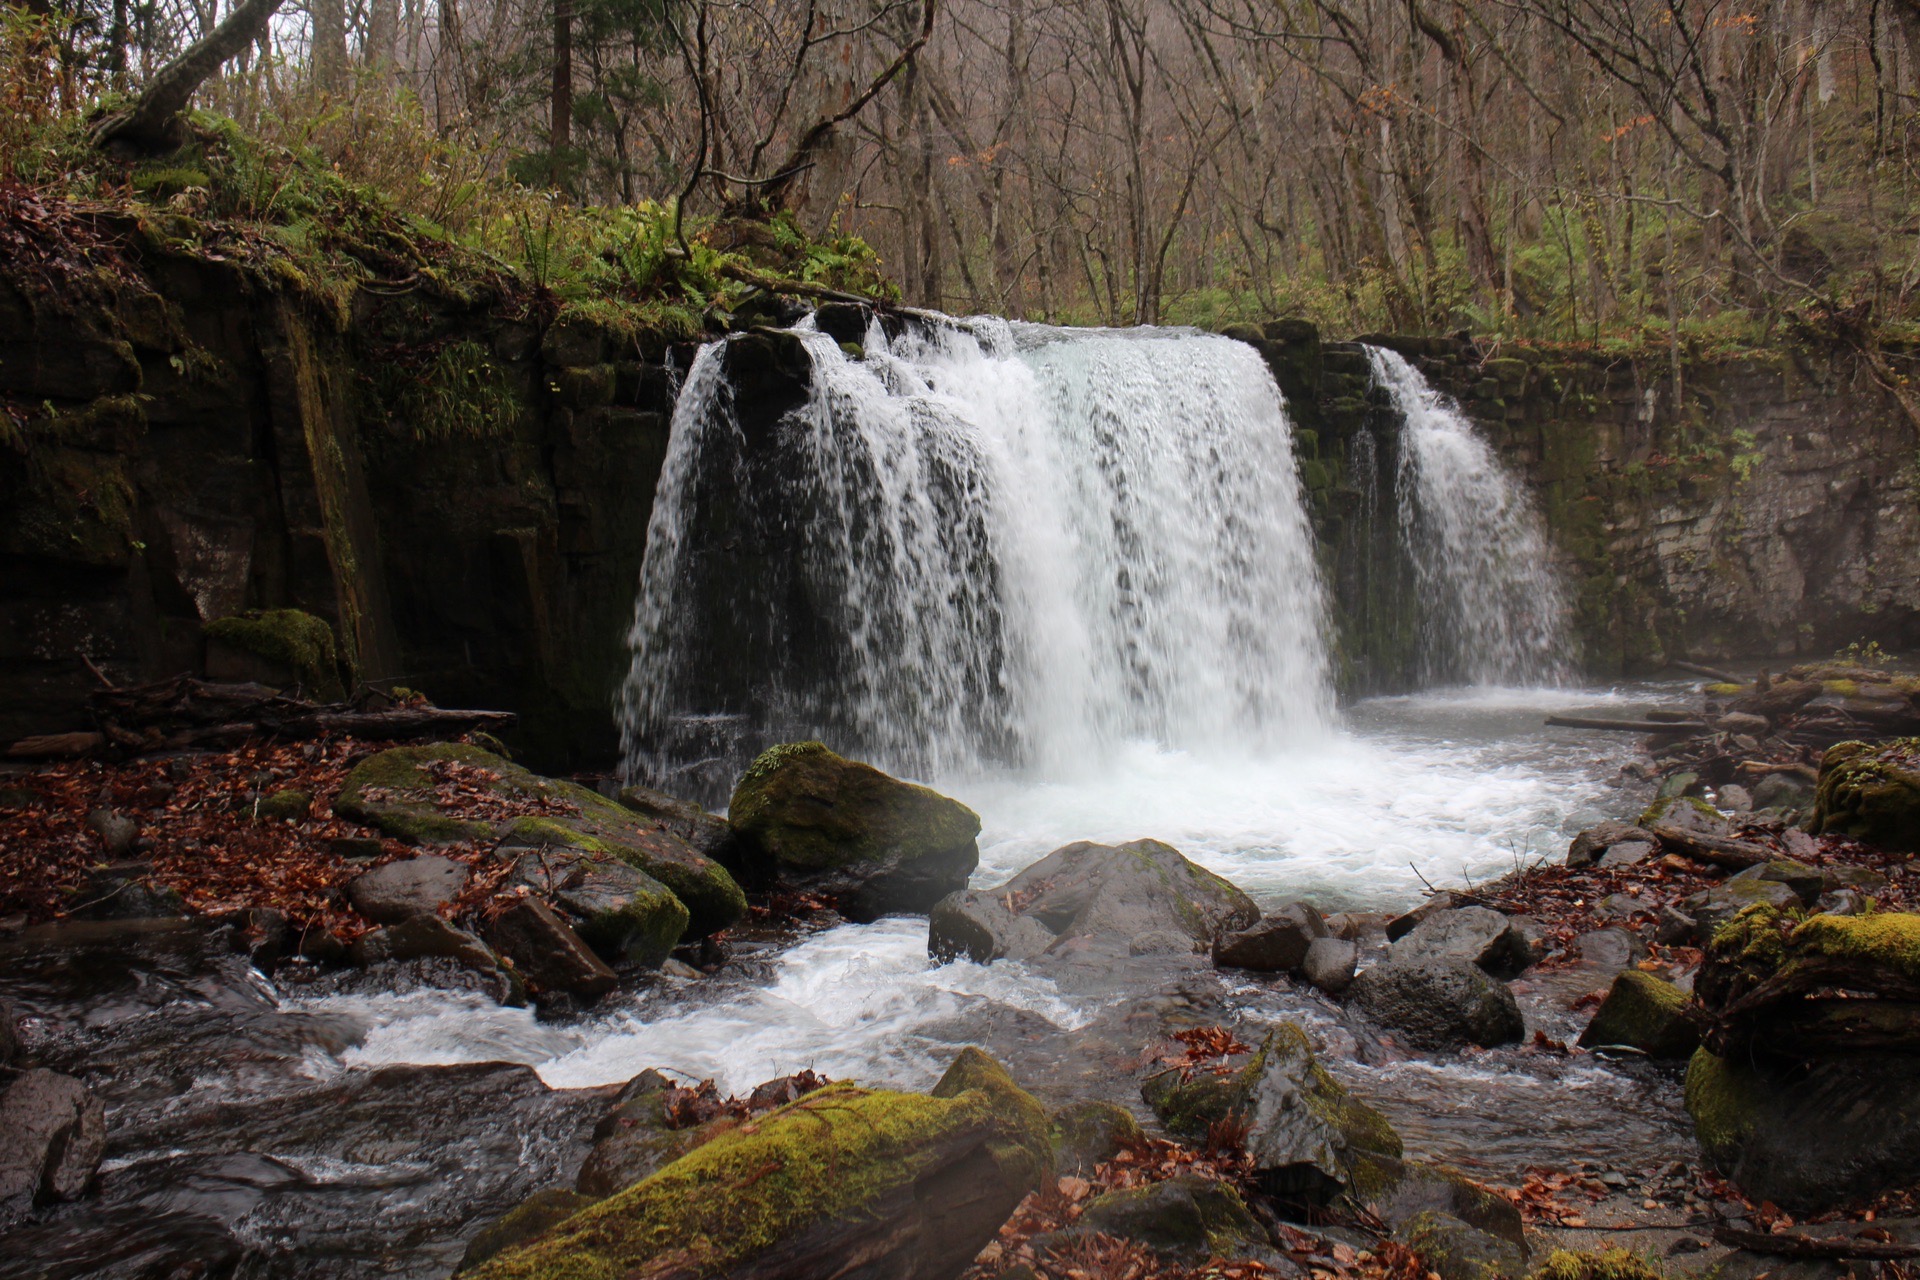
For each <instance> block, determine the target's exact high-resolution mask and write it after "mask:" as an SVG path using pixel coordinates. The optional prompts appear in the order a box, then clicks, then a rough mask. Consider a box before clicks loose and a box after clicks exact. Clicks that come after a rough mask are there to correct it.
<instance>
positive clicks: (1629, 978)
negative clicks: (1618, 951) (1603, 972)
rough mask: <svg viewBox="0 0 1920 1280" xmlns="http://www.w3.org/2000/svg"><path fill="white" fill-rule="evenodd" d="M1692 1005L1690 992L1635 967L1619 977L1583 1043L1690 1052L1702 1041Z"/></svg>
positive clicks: (1655, 1052)
mask: <svg viewBox="0 0 1920 1280" xmlns="http://www.w3.org/2000/svg"><path fill="white" fill-rule="evenodd" d="M1686 1009H1687V995H1686V992H1684V991H1682V990H1680V988H1678V987H1676V986H1674V985H1673V984H1672V983H1671V982H1662V981H1661V980H1660V979H1659V978H1656V977H1654V976H1653V975H1652V974H1650V973H1641V972H1640V971H1639V970H1637V969H1629V970H1627V971H1626V972H1624V973H1622V974H1620V975H1619V976H1618V977H1616V978H1614V980H1613V988H1612V989H1611V990H1610V991H1608V992H1607V998H1606V1000H1604V1001H1603V1002H1602V1003H1601V1005H1600V1008H1599V1009H1598V1010H1597V1011H1596V1012H1595V1013H1594V1015H1593V1021H1592V1022H1589V1023H1588V1024H1587V1029H1586V1030H1585V1031H1583V1032H1582V1033H1581V1034H1580V1044H1581V1046H1582V1047H1584V1048H1590V1049H1592V1048H1604V1047H1608V1046H1623V1047H1626V1048H1631V1049H1638V1050H1640V1051H1641V1052H1642V1053H1645V1054H1646V1055H1647V1056H1648V1057H1650V1058H1684V1057H1686V1056H1688V1055H1689V1054H1691V1053H1692V1052H1693V1051H1694V1049H1695V1048H1697V1047H1698V1046H1699V1043H1700V1034H1699V1032H1698V1031H1697V1030H1696V1029H1695V1028H1694V1026H1693V1024H1692V1023H1690V1022H1688V1021H1687V1017H1686Z"/></svg>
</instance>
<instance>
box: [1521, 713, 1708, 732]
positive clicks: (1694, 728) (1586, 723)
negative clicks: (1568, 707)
mask: <svg viewBox="0 0 1920 1280" xmlns="http://www.w3.org/2000/svg"><path fill="white" fill-rule="evenodd" d="M1547 725H1548V727H1550V728H1555V729H1601V730H1606V731H1609V732H1612V733H1705V732H1706V731H1707V726H1706V725H1705V724H1703V723H1702V722H1700V721H1698V720H1602V719H1596V718H1595V717H1592V716H1548V717H1547Z"/></svg>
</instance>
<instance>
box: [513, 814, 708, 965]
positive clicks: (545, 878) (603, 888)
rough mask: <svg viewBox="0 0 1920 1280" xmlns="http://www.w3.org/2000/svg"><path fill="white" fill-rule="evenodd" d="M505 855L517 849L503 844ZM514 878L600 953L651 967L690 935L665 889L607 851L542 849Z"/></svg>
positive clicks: (532, 852) (524, 860) (683, 913)
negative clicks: (561, 915) (553, 910)
mask: <svg viewBox="0 0 1920 1280" xmlns="http://www.w3.org/2000/svg"><path fill="white" fill-rule="evenodd" d="M501 849H502V852H503V853H512V852H514V851H515V847H514V846H512V845H506V844H503V845H502V846H501ZM513 878H514V880H515V881H517V882H518V883H520V884H523V885H525V886H527V887H528V888H529V889H532V890H533V891H534V892H535V893H536V894H538V895H540V897H542V898H543V899H545V900H546V901H547V902H550V903H552V904H553V906H554V908H555V909H556V910H558V911H559V912H561V913H562V914H564V915H565V916H566V917H567V919H568V922H569V923H570V924H571V926H572V928H573V930H574V932H575V933H576V934H578V935H579V936H580V939H581V940H582V941H584V942H585V943H586V944H587V945H588V946H589V947H591V948H592V949H593V950H594V951H595V952H596V953H597V954H599V955H601V956H603V957H605V958H607V959H609V960H616V961H625V962H627V963H629V964H637V965H641V966H645V967H652V966H655V965H658V964H660V963H661V962H662V961H664V960H665V959H666V958H667V957H668V956H669V955H670V954H672V952H673V949H674V947H675V946H676V945H678V943H679V941H680V939H681V937H682V936H683V935H684V934H685V933H686V931H687V909H686V907H685V906H683V905H682V904H681V902H680V899H678V898H676V897H675V896H674V895H673V894H672V893H671V892H669V891H668V889H667V887H666V886H665V885H663V884H661V883H660V882H659V881H658V880H655V879H654V878H653V877H652V876H650V875H648V874H647V873H646V872H644V871H641V870H639V869H638V868H636V867H633V866H631V865H629V864H628V863H626V862H624V861H622V860H621V859H620V858H618V857H616V856H615V855H614V854H613V853H611V852H608V851H605V850H594V849H571V848H555V847H553V846H551V845H547V844H540V845H537V846H535V847H533V848H531V849H529V850H527V851H526V852H524V853H522V854H521V856H520V858H519V860H518V861H517V862H515V863H514V868H513Z"/></svg>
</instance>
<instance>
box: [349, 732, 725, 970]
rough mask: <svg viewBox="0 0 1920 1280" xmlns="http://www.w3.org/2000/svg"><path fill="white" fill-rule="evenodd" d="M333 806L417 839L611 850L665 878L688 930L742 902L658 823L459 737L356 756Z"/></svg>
mask: <svg viewBox="0 0 1920 1280" xmlns="http://www.w3.org/2000/svg"><path fill="white" fill-rule="evenodd" d="M333 810H334V812H335V813H337V814H339V815H340V816H341V817H345V818H351V819H353V820H354V821H356V822H365V823H369V824H371V825H373V826H377V827H379V828H380V829H381V830H382V831H385V832H387V833H388V834H389V835H392V836H396V837H398V838H400V839H403V840H411V841H413V842H414V843H416V844H446V843H452V842H455V841H463V840H472V841H481V842H497V843H498V844H499V845H500V846H501V847H503V848H506V849H510V850H519V849H538V850H550V851H562V850H573V851H577V852H581V853H590V854H602V855H611V856H613V857H616V858H618V859H620V860H621V861H623V862H626V863H627V864H629V865H630V866H632V867H634V868H635V869H637V870H639V871H642V872H644V873H645V874H647V875H648V876H650V877H652V878H653V879H654V880H656V881H658V882H659V883H660V884H663V885H665V886H666V888H667V889H668V891H669V892H671V893H672V894H673V895H674V897H676V898H678V899H679V900H680V902H681V903H682V904H683V905H684V906H685V907H686V910H687V926H686V927H687V931H688V933H689V934H690V935H691V936H693V937H705V936H706V935H707V934H710V933H714V932H716V931H718V930H720V929H724V928H726V927H727V926H728V925H730V924H732V923H733V922H734V921H736V920H738V919H739V918H740V917H741V916H743V915H745V914H746V910H747V900H746V896H745V895H744V894H742V893H741V892H740V886H739V885H738V884H736V883H734V880H733V877H732V876H731V875H730V874H728V872H727V870H726V868H725V867H722V866H721V865H720V864H719V863H717V862H715V861H714V860H713V859H712V858H709V857H707V856H706V855H704V854H702V853H700V852H699V851H697V850H696V849H694V848H693V847H692V846H691V845H689V844H688V843H687V842H686V841H684V840H682V839H681V838H680V837H679V836H676V835H674V834H673V833H672V832H670V831H668V830H667V829H666V828H665V827H664V826H663V825H662V824H661V823H659V822H656V821H654V820H652V819H650V818H647V817H644V816H642V815H641V814H639V813H636V812H634V811H633V810H630V809H627V808H625V807H623V806H621V805H620V804H617V803H616V802H614V801H612V800H609V799H607V798H606V797H605V796H603V795H601V794H600V793H599V792H597V791H593V790H590V789H588V788H586V787H583V786H580V785H578V784H577V783H572V782H565V781H561V780H559V779H555V778H543V777H540V776H539V775H538V774H535V773H532V772H530V771H529V770H526V769H523V768H521V767H520V766H519V765H517V764H513V763H511V762H510V761H507V760H504V759H502V758H501V757H499V756H497V755H494V754H493V753H492V752H489V751H483V750H481V749H480V748H479V747H474V746H468V745H466V744H464V743H454V742H436V743H431V744H429V745H426V746H419V747H395V748H393V749H391V750H388V751H382V752H380V753H379V754H378V755H374V756H370V757H368V758H367V759H365V760H362V761H361V762H360V763H359V764H357V765H355V766H354V768H353V771H352V772H351V773H349V774H348V775H347V778H346V781H345V782H344V783H342V784H341V787H340V794H339V796H338V797H336V798H335V800H334V802H333Z"/></svg>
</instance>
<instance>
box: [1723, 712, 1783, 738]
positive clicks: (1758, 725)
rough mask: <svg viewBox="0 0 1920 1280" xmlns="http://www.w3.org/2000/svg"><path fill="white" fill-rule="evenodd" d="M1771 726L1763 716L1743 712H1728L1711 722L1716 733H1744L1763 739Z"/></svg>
mask: <svg viewBox="0 0 1920 1280" xmlns="http://www.w3.org/2000/svg"><path fill="white" fill-rule="evenodd" d="M1771 727H1772V726H1771V725H1769V724H1768V723H1767V718H1766V717H1765V716H1756V715H1750V714H1748V713H1747V712H1745V711H1729V712H1727V713H1726V714H1725V715H1723V716H1721V717H1720V718H1719V719H1718V720H1715V721H1714V722H1713V728H1714V731H1715V732H1716V733H1744V734H1747V735H1749V736H1751V737H1755V738H1761V737H1765V736H1766V733H1767V730H1768V729H1770V728H1771Z"/></svg>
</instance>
